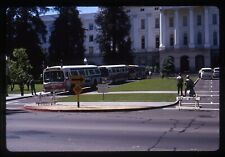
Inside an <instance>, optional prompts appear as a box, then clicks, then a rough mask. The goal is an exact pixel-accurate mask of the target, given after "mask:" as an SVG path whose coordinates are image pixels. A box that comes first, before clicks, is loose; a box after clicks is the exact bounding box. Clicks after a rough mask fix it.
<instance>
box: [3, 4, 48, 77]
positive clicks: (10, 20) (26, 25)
mask: <svg viewBox="0 0 225 157" xmlns="http://www.w3.org/2000/svg"><path fill="white" fill-rule="evenodd" d="M47 10H48V9H47V8H45V7H10V8H7V9H6V48H7V50H6V51H7V55H8V56H12V52H13V50H14V49H15V48H21V47H22V48H25V49H26V52H27V55H28V58H29V60H30V63H31V65H32V66H33V69H32V71H31V73H32V74H33V75H34V76H35V77H36V78H37V77H39V75H40V73H41V72H42V67H41V66H40V64H41V63H42V62H43V60H44V55H43V53H42V49H41V43H42V42H45V35H46V33H47V31H46V27H45V24H44V23H43V21H42V20H41V19H40V14H43V13H45V12H46V11H47Z"/></svg>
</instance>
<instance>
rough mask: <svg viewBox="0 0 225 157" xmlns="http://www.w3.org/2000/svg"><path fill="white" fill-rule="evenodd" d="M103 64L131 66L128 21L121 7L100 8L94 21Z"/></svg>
mask: <svg viewBox="0 0 225 157" xmlns="http://www.w3.org/2000/svg"><path fill="white" fill-rule="evenodd" d="M95 22H96V24H97V25H98V28H99V29H98V35H97V38H96V40H97V42H98V43H99V48H100V50H101V52H102V53H103V57H104V62H105V64H132V63H133V57H132V54H131V40H130V37H129V32H130V27H131V25H130V21H129V17H128V16H127V14H126V13H125V12H124V11H123V7H101V8H100V12H99V13H98V14H97V16H96V19H95Z"/></svg>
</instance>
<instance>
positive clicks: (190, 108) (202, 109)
mask: <svg viewBox="0 0 225 157" xmlns="http://www.w3.org/2000/svg"><path fill="white" fill-rule="evenodd" d="M163 110H196V111H197V110H198V111H219V109H217V108H197V109H196V108H195V107H185V108H184V107H183V108H181V109H179V107H177V108H176V107H174V108H172V107H168V108H163Z"/></svg>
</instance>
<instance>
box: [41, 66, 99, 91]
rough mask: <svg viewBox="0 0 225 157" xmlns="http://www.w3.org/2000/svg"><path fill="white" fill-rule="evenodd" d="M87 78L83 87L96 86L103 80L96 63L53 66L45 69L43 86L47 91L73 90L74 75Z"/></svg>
mask: <svg viewBox="0 0 225 157" xmlns="http://www.w3.org/2000/svg"><path fill="white" fill-rule="evenodd" d="M78 75H82V76H83V77H84V78H85V82H84V83H83V84H82V86H83V87H92V88H96V85H97V84H98V83H100V82H101V73H100V70H99V69H98V67H97V66H96V65H71V66H52V67H47V68H46V69H44V71H43V88H44V91H45V92H52V91H55V92H59V91H71V90H72V86H73V85H72V82H71V77H72V76H78Z"/></svg>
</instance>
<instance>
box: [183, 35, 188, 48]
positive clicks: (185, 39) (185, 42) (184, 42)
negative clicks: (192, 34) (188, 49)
mask: <svg viewBox="0 0 225 157" xmlns="http://www.w3.org/2000/svg"><path fill="white" fill-rule="evenodd" d="M183 44H184V46H187V45H188V37H187V33H184V36H183Z"/></svg>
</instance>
